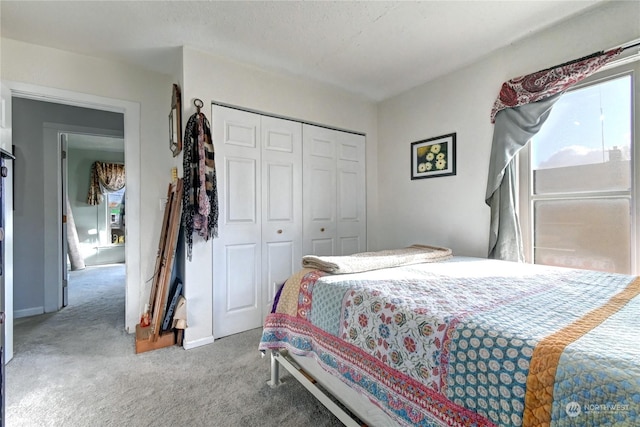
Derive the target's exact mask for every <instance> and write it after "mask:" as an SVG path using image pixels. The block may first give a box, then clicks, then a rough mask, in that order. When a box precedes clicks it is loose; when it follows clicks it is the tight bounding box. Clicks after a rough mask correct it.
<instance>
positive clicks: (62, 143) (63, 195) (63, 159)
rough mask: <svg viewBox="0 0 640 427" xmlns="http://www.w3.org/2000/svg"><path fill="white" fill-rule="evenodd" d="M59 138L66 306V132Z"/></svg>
mask: <svg viewBox="0 0 640 427" xmlns="http://www.w3.org/2000/svg"><path fill="white" fill-rule="evenodd" d="M59 138H60V172H61V179H60V184H61V185H60V192H61V194H60V196H61V201H62V204H61V207H62V225H61V230H60V231H61V234H62V239H61V242H62V248H61V249H62V251H61V252H62V254H61V255H62V256H61V259H60V264H61V269H62V270H61V271H62V280H61V281H60V282H61V286H62V292H60V294H61V295H62V304H61V306H62V307H66V306H67V305H69V270H68V268H67V257H68V254H69V245H68V243H67V242H68V240H67V231H68V229H67V215H68V214H69V213H68V212H67V207H68V206H69V204H68V203H69V202H68V200H67V197H68V194H67V152H68V150H67V134H65V133H60V134H59Z"/></svg>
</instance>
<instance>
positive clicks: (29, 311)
mask: <svg viewBox="0 0 640 427" xmlns="http://www.w3.org/2000/svg"><path fill="white" fill-rule="evenodd" d="M39 314H44V307H31V308H25V309H22V310H13V318H14V319H20V318H22V317H30V316H38V315H39Z"/></svg>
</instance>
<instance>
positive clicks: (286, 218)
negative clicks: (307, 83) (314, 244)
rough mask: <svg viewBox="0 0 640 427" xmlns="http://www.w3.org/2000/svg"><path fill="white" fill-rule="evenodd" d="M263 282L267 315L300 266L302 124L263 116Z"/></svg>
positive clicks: (264, 304) (265, 313) (264, 305)
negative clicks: (280, 291) (288, 280)
mask: <svg viewBox="0 0 640 427" xmlns="http://www.w3.org/2000/svg"><path fill="white" fill-rule="evenodd" d="M261 126H262V182H261V184H262V206H263V209H262V285H263V307H264V310H263V311H264V315H265V316H266V315H267V314H268V313H269V312H270V310H271V306H272V304H273V299H274V296H275V294H276V291H277V290H278V287H279V285H280V284H282V283H284V281H285V280H286V279H287V278H288V277H289V276H291V275H292V274H293V273H295V272H296V271H298V270H300V269H301V268H302V124H301V123H300V122H295V121H291V120H283V119H279V118H274V117H267V116H262V121H261Z"/></svg>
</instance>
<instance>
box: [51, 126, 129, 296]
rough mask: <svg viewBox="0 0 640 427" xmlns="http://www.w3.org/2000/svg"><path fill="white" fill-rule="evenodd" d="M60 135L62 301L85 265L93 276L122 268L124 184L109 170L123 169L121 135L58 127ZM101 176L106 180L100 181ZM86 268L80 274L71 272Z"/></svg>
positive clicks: (122, 171) (123, 256)
mask: <svg viewBox="0 0 640 427" xmlns="http://www.w3.org/2000/svg"><path fill="white" fill-rule="evenodd" d="M59 138H60V145H61V150H62V153H63V155H62V156H61V160H62V165H61V172H62V176H61V182H62V186H61V189H62V192H61V202H62V209H63V221H62V227H61V231H62V244H63V251H62V260H61V261H62V264H63V265H62V268H63V276H62V288H63V293H62V306H63V307H64V306H67V304H68V303H69V297H68V289H69V286H72V285H73V284H72V282H73V281H74V280H77V278H78V277H85V278H86V276H87V275H88V274H89V271H90V272H92V275H94V276H96V277H97V276H100V275H101V274H102V273H103V272H105V271H108V270H109V271H110V270H113V267H114V266H120V267H122V268H120V269H119V270H123V269H124V266H125V263H126V259H125V247H126V210H125V206H126V203H125V200H126V197H125V196H126V185H124V182H123V180H122V179H120V180H119V182H117V183H116V182H115V181H118V178H119V177H118V176H115V175H114V174H116V175H117V174H118V173H120V174H121V176H124V172H125V153H124V139H123V138H119V137H111V136H104V135H99V134H88V133H79V132H65V133H60V134H59ZM100 176H102V177H103V178H104V179H106V180H107V182H106V183H105V184H103V183H102V182H101V179H100ZM90 194H92V195H93V197H91V199H92V200H93V201H92V202H91V203H89V198H90V197H89V195H90ZM65 219H66V220H65ZM85 269H88V271H85V272H84V273H83V274H82V275H80V276H79V275H78V274H70V272H72V271H77V270H85ZM88 291H90V287H89V288H88Z"/></svg>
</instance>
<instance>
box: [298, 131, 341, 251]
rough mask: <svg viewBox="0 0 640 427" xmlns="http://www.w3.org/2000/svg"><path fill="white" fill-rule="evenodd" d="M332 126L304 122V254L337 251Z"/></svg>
mask: <svg viewBox="0 0 640 427" xmlns="http://www.w3.org/2000/svg"><path fill="white" fill-rule="evenodd" d="M337 138H338V134H337V132H336V131H334V130H332V129H327V128H322V127H318V126H312V125H307V124H305V125H303V127H302V139H303V150H302V151H303V159H304V160H303V183H304V192H303V196H302V199H303V200H302V209H303V216H304V229H303V243H302V250H303V252H304V255H318V256H331V255H336V249H337V246H336V238H337V227H336V226H337V224H336V146H337V145H338V141H337Z"/></svg>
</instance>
